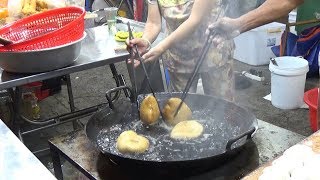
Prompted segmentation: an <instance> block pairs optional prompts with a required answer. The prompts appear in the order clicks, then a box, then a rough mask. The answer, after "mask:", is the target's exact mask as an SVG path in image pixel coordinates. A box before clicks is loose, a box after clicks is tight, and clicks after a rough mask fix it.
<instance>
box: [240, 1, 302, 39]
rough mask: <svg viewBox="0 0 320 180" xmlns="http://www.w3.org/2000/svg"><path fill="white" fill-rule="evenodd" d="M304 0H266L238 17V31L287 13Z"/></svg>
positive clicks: (249, 28) (243, 30)
mask: <svg viewBox="0 0 320 180" xmlns="http://www.w3.org/2000/svg"><path fill="white" fill-rule="evenodd" d="M303 1H304V0H267V1H266V2H265V3H263V4H262V5H261V6H260V7H258V8H257V9H255V10H252V11H250V12H249V13H247V14H245V15H243V16H241V17H240V18H238V23H239V31H240V33H242V32H246V31H248V30H251V29H253V28H256V27H258V26H261V25H264V24H267V23H270V22H273V21H275V20H277V19H279V18H281V17H283V16H286V15H288V14H289V13H290V12H291V11H292V10H293V9H294V8H296V7H297V6H299V5H300V4H302V3H303Z"/></svg>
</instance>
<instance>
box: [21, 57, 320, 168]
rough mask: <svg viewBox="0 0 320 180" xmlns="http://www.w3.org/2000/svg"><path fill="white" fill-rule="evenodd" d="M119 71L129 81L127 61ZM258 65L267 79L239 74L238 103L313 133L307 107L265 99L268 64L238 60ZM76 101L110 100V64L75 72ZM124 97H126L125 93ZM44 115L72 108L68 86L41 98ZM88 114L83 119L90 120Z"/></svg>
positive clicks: (38, 143)
mask: <svg viewBox="0 0 320 180" xmlns="http://www.w3.org/2000/svg"><path fill="white" fill-rule="evenodd" d="M116 67H117V70H118V72H119V73H121V74H124V76H125V78H126V81H127V82H129V80H128V73H127V70H126V66H125V64H124V63H119V64H116ZM250 69H254V70H257V71H262V74H263V76H264V77H265V81H264V82H258V81H254V80H250V79H248V78H237V80H238V83H239V84H240V85H248V87H246V88H244V89H239V90H237V91H236V97H237V98H236V99H237V103H239V104H240V105H242V106H244V107H247V108H248V109H249V110H251V111H252V112H253V113H254V114H255V115H256V117H257V118H258V119H261V120H263V121H266V122H269V123H272V124H274V125H276V126H280V127H283V128H285V129H288V130H290V131H293V132H296V133H298V134H301V135H304V136H308V135H310V134H311V133H312V131H311V129H310V125H309V114H308V110H307V109H297V110H287V111H286V110H280V109H277V108H275V107H273V106H272V105H271V102H270V101H267V100H265V99H263V97H264V96H266V95H267V94H269V93H270V72H269V70H268V67H267V66H258V67H254V66H249V65H246V64H243V63H240V62H238V61H235V71H236V74H238V73H237V72H242V71H249V70H250ZM71 80H72V86H73V93H74V99H75V105H76V108H77V109H81V108H86V107H89V106H93V105H97V104H99V103H103V102H106V99H105V92H106V91H107V90H108V89H110V88H112V87H115V83H114V81H113V79H112V74H111V71H110V69H109V66H104V67H100V68H96V69H92V70H88V71H83V72H79V73H74V74H72V75H71ZM317 83H318V79H316V78H315V79H308V80H307V83H306V90H308V89H311V88H314V87H316V86H317ZM122 98H123V97H122ZM40 107H41V116H42V118H46V117H47V118H48V117H52V116H55V115H58V114H61V113H65V112H68V110H69V104H68V98H67V89H66V86H62V91H61V92H60V93H59V94H56V95H54V96H51V97H49V98H47V99H45V100H43V101H41V102H40ZM87 119H88V118H84V119H82V120H81V121H82V122H84V123H85V122H86V120H87ZM70 131H72V125H71V123H68V124H65V125H61V126H59V127H55V128H51V129H47V130H45V131H42V132H38V133H34V134H31V135H28V136H26V137H25V142H26V144H27V145H28V147H29V148H30V149H31V150H36V149H39V148H42V147H45V146H46V145H47V143H46V141H47V139H48V138H50V137H53V136H56V135H59V134H64V133H67V132H70ZM40 159H41V160H42V161H43V163H44V164H45V165H46V166H47V167H48V168H50V166H51V165H50V158H49V156H48V155H46V156H42V157H40Z"/></svg>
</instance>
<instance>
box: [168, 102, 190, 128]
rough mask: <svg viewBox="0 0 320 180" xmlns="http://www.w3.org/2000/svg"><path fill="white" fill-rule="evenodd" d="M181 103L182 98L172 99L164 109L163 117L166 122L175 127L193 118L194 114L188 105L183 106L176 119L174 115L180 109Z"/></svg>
mask: <svg viewBox="0 0 320 180" xmlns="http://www.w3.org/2000/svg"><path fill="white" fill-rule="evenodd" d="M181 101H182V100H181V99H180V98H170V99H169V100H168V101H167V103H166V105H165V106H164V108H163V111H162V113H163V116H164V118H165V120H166V122H167V123H168V124H169V125H171V126H174V125H176V124H178V123H179V122H181V121H185V120H188V119H191V117H192V112H191V110H190V108H189V107H188V106H187V104H186V103H183V104H182V106H181V108H180V110H179V112H178V114H177V115H176V117H174V114H175V112H176V110H177V109H178V106H179V104H180V102H181Z"/></svg>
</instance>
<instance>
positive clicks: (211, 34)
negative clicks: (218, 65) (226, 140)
mask: <svg viewBox="0 0 320 180" xmlns="http://www.w3.org/2000/svg"><path fill="white" fill-rule="evenodd" d="M224 3H225V4H223V5H225V12H226V11H227V10H228V7H229V2H226V0H225V2H224ZM222 9H223V8H221V9H220V11H219V14H218V15H217V17H216V19H215V22H216V21H217V20H218V19H219V17H220V16H221V12H222V11H223V10H222ZM217 34H218V33H217V32H216V31H213V30H210V32H209V34H208V36H207V40H206V42H205V44H204V46H203V48H202V50H201V54H200V57H199V59H198V61H197V62H196V66H195V67H194V69H193V72H192V75H191V77H190V78H189V79H188V82H187V84H186V87H185V89H184V91H183V93H182V95H181V102H180V104H179V106H178V108H177V109H176V112H175V113H174V117H176V116H177V114H178V112H179V111H180V109H181V107H182V104H183V102H184V101H185V99H186V97H187V95H188V92H189V90H190V87H191V85H192V82H193V81H194V79H195V77H196V75H197V74H198V72H199V69H200V67H201V65H202V63H203V61H204V60H205V57H206V55H207V53H208V51H209V48H210V46H211V44H212V40H213V39H214V37H215V36H216V35H217Z"/></svg>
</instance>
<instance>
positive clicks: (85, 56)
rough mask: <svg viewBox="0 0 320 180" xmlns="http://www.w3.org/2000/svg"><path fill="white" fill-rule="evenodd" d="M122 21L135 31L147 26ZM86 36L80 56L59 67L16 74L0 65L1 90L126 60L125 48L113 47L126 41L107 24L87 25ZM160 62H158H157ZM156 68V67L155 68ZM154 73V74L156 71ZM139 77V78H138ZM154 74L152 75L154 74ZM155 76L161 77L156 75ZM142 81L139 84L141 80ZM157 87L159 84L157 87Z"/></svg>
mask: <svg viewBox="0 0 320 180" xmlns="http://www.w3.org/2000/svg"><path fill="white" fill-rule="evenodd" d="M122 20H123V21H130V23H131V26H132V27H134V29H135V30H136V31H142V30H143V28H144V24H143V23H139V22H136V21H132V20H128V19H122ZM118 27H119V28H118V29H120V30H121V29H123V28H126V25H125V24H119V26H118ZM86 33H87V37H86V38H85V39H84V41H83V45H82V48H81V53H80V56H79V58H78V59H77V60H76V61H75V62H74V64H72V65H70V66H68V67H65V68H61V69H57V70H54V71H49V72H44V73H38V74H16V73H9V72H6V71H3V70H2V69H1V68H0V90H3V89H7V88H12V87H17V86H21V85H24V84H27V83H31V82H36V81H41V80H45V79H50V78H54V77H59V76H63V75H67V74H71V73H74V72H79V71H83V70H88V69H92V68H96V67H100V66H104V65H109V64H113V63H117V62H122V61H125V60H126V59H127V58H128V57H129V53H128V52H126V51H123V52H117V53H116V52H115V51H114V48H115V47H116V46H118V45H121V44H122V45H123V43H117V42H116V41H115V40H114V37H113V35H111V34H109V31H108V27H107V26H98V27H94V28H90V29H86ZM163 37H164V35H163V34H162V33H161V34H160V35H159V37H158V38H157V40H156V41H155V43H154V44H157V43H158V42H159V41H160V40H161V39H162V38H163ZM157 66H159V63H158V65H157ZM159 69H160V68H159V67H158V68H157V69H156V70H155V71H156V73H157V76H159V73H162V72H160V70H159ZM136 71H137V72H136V73H137V79H142V80H143V78H141V76H142V74H143V73H142V68H138V69H136ZM153 71H154V70H153ZM156 73H153V74H156ZM139 77H140V78H139ZM151 78H152V77H151ZM154 79H157V80H158V79H159V78H158V77H154ZM141 83H142V82H140V83H139V84H141ZM157 84H159V83H156V84H154V85H157ZM155 89H157V88H155Z"/></svg>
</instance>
